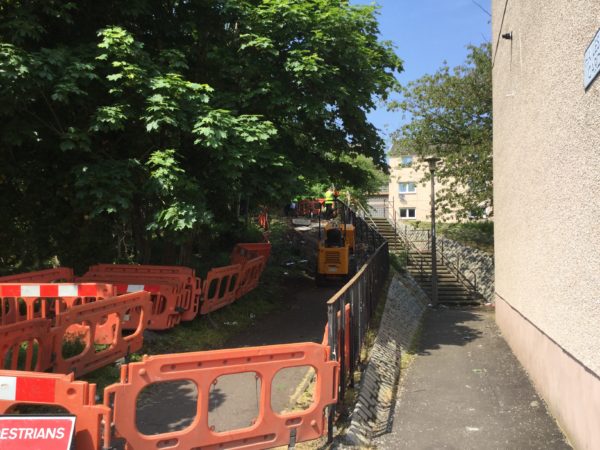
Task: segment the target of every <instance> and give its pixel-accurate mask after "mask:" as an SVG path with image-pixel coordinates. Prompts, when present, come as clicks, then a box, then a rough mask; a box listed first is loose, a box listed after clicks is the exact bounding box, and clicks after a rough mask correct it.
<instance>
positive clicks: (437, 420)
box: [374, 307, 571, 450]
mask: <svg viewBox="0 0 600 450" xmlns="http://www.w3.org/2000/svg"><path fill="white" fill-rule="evenodd" d="M420 341H421V342H420V346H419V352H418V356H417V357H416V359H415V360H414V361H413V363H412V365H411V366H410V367H409V369H408V370H407V371H406V373H405V374H404V376H403V378H402V381H401V383H400V386H399V388H398V392H397V397H396V404H395V410H394V416H393V422H392V423H390V424H389V426H388V430H387V433H386V434H382V435H380V436H378V437H376V439H375V442H374V444H375V445H376V446H377V448H379V449H393V450H395V449H412V450H429V449H436V450H437V449H456V450H467V449H478V450H487V449H490V450H495V449H498V450H500V449H514V450H530V449H531V450H533V449H540V450H542V449H544V450H558V449H561V450H562V449H570V448H571V446H570V445H569V444H568V443H567V442H566V441H565V438H564V436H563V434H562V432H561V431H560V429H559V428H558V426H557V424H556V422H555V421H554V419H553V418H552V417H551V416H550V415H549V414H548V412H547V410H546V407H545V404H544V402H543V401H542V400H541V399H540V397H539V396H538V395H537V394H536V392H535V390H534V389H533V386H532V384H531V381H530V380H529V378H528V377H527V374H526V373H525V371H524V370H523V368H522V366H521V365H520V363H519V362H518V361H517V359H516V358H515V357H514V355H513V353H512V352H511V350H510V348H509V347H508V345H507V344H506V342H505V341H504V339H503V337H502V336H501V334H500V330H499V329H498V327H497V326H496V323H495V320H494V310H493V308H486V307H481V308H461V309H448V308H440V309H428V311H427V312H426V314H425V319H424V324H423V332H422V336H421V340H420Z"/></svg>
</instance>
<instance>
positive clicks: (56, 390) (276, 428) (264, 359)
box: [0, 212, 389, 450]
mask: <svg viewBox="0 0 600 450" xmlns="http://www.w3.org/2000/svg"><path fill="white" fill-rule="evenodd" d="M344 214H345V215H347V216H348V217H349V219H348V220H350V222H349V223H353V225H354V226H355V228H356V230H357V243H358V244H362V243H363V242H367V243H369V244H370V248H372V249H373V253H372V254H371V255H370V256H369V258H368V260H367V261H366V263H365V264H364V265H363V266H362V267H361V268H360V270H359V271H358V272H357V274H356V275H355V276H354V277H353V278H352V279H351V280H350V281H349V282H348V283H347V284H346V285H345V286H344V287H343V288H342V289H341V290H340V291H339V292H337V293H336V294H335V295H334V296H333V297H332V298H331V299H330V300H329V302H328V304H327V310H328V324H327V326H326V331H325V335H324V342H323V343H321V344H316V343H298V344H285V345H276V346H265V347H252V348H241V349H228V350H218V351H209V352H192V353H182V354H169V355H157V356H150V357H145V358H144V359H143V361H141V362H135V363H130V364H126V365H123V366H122V367H121V379H120V381H119V382H118V383H115V384H113V385H111V386H109V387H107V388H106V389H105V391H104V398H103V402H102V403H101V404H97V403H96V402H95V401H94V397H95V385H93V384H88V383H85V382H77V381H74V379H73V374H70V375H53V374H43V373H40V374H37V373H32V372H21V371H0V412H1V413H3V414H6V413H10V412H15V411H18V410H19V408H22V407H23V405H48V406H53V407H59V408H62V409H63V410H64V412H69V413H71V414H74V415H76V416H77V425H76V427H77V428H76V437H75V442H76V448H77V449H78V450H100V449H101V448H103V449H108V448H111V446H112V445H113V443H116V442H117V441H118V440H119V439H121V440H123V441H124V448H125V449H127V450H134V449H135V450H146V449H149V448H185V449H189V448H202V449H215V450H216V449H220V448H244V449H262V448H270V447H276V446H280V445H289V446H290V447H293V446H294V444H295V443H296V442H302V441H307V440H313V439H317V438H319V437H321V436H324V435H326V434H327V435H328V438H329V440H331V439H332V433H333V420H334V417H335V405H336V404H337V403H338V402H339V401H340V400H342V399H343V397H344V394H345V390H346V387H347V383H348V382H349V383H350V384H352V382H353V377H352V376H349V375H350V374H351V373H352V372H353V371H354V370H355V369H356V367H357V365H358V363H359V362H360V353H361V346H362V344H363V342H364V338H365V334H366V331H367V328H368V324H369V320H370V318H371V316H372V314H373V312H374V311H375V308H376V306H377V300H378V298H379V296H380V294H381V290H382V288H383V286H384V284H385V281H386V278H387V274H388V270H389V259H388V258H389V255H388V248H387V243H386V242H385V241H383V239H382V238H381V236H379V235H378V234H377V233H376V232H374V231H373V230H371V229H370V227H368V225H367V224H366V223H364V221H362V219H360V218H357V217H356V216H352V214H351V213H348V212H345V213H344ZM361 222H363V223H361ZM246 250H248V249H246ZM239 253H240V255H241V256H244V255H243V253H245V252H241V250H240V252H239ZM232 259H233V257H232ZM244 259H245V260H246V261H245V263H244V266H247V267H246V269H244V268H242V267H240V266H242V265H241V264H232V265H231V266H228V267H226V268H222V269H224V270H222V271H218V270H216V269H213V270H215V272H214V273H213V274H212V278H210V280H211V281H210V282H208V281H209V277H208V276H207V282H206V283H205V284H204V286H202V293H203V302H204V301H207V302H209V301H210V300H207V299H209V298H213V297H211V296H210V295H208V293H213V291H214V292H216V293H217V294H216V295H217V296H216V297H214V300H213V301H215V302H219V301H222V305H225V304H227V301H228V300H229V299H230V298H231V296H233V297H235V296H236V295H237V293H239V292H242V291H241V290H240V289H241V288H242V286H253V285H254V284H255V283H256V280H257V275H256V274H257V271H259V272H260V271H262V269H263V268H264V264H265V257H264V256H263V255H256V253H252V252H251V251H250V252H248V254H247V257H246V256H244ZM234 266H235V267H234ZM236 274H237V279H236ZM163 275H164V274H157V273H153V274H152V276H159V277H162V276H163ZM259 275H260V273H259ZM213 280H217V281H216V282H214V283H215V285H214V287H211V285H212V284H213ZM244 280H245V281H244ZM223 286H224V287H223ZM221 292H222V294H220V293H221ZM219 294H220V295H219ZM146 295H151V294H150V293H146ZM213 295H215V294H214V293H213ZM228 295H229V296H230V297H227V296H228ZM116 298H117V299H118V298H120V297H116ZM225 298H227V300H225ZM109 301H110V300H109ZM104 302H106V300H103V301H102V302H97V304H98V305H102V304H103V303H104ZM203 302H201V306H200V311H201V313H202V306H203V304H204V303H203ZM91 305H92V306H93V305H94V304H91ZM87 306H89V305H82V306H81V307H82V308H83V307H87ZM70 311H76V308H72V309H71V310H70ZM67 313H68V311H66V312H65V313H64V314H67ZM73 314H74V313H73ZM100 316H101V313H100V312H99V311H98V316H96V317H100ZM61 317H64V319H61ZM82 317H83V316H82V315H79V316H78V315H76V314H74V315H73V316H69V315H63V313H62V312H61V313H60V314H59V315H58V319H57V320H58V322H59V323H60V324H62V327H63V328H61V330H64V327H65V326H66V327H67V329H68V327H69V326H72V325H81V323H82V320H83V319H82ZM102 317H104V316H102ZM67 318H69V319H67ZM124 319H125V318H124V317H122V320H124ZM36 320H37V319H32V320H30V321H25V322H17V323H15V324H13V325H19V326H24V325H31V327H30V329H29V331H23V333H24V334H23V335H25V334H26V333H29V334H28V336H34V335H40V334H44V331H45V330H47V328H46V326H47V324H45V323H42V322H36ZM62 320H64V322H62ZM36 327H37V328H36ZM3 328H4V327H3ZM117 328H118V325H117ZM91 333H92V332H91V331H90V335H91ZM31 358H32V359H33V355H32V357H31ZM303 367H310V368H311V369H312V370H313V371H314V376H313V381H312V383H313V385H314V391H313V396H312V399H311V402H310V405H309V406H308V407H307V408H305V409H302V410H301V411H291V412H285V411H279V410H276V409H275V408H274V407H273V404H272V394H273V391H274V388H273V385H274V380H275V378H276V376H277V375H278V374H279V373H280V372H282V371H284V370H286V369H290V368H303ZM244 373H251V374H254V375H255V377H256V379H257V380H260V384H259V385H260V390H259V393H258V395H257V396H256V402H257V404H258V413H257V415H256V418H255V419H254V420H253V421H252V422H251V423H250V424H246V425H244V426H241V427H239V428H235V429H232V430H231V429H230V430H226V431H221V430H217V429H215V428H214V427H213V426H211V425H210V423H209V420H208V416H209V415H210V411H211V408H214V405H213V404H211V400H210V399H211V398H212V397H211V392H212V391H211V389H212V388H214V386H215V385H216V383H217V380H219V379H220V378H221V377H227V376H230V375H235V374H244ZM164 382H181V383H187V384H190V385H193V386H195V389H196V391H197V398H196V400H195V402H196V404H195V407H194V408H195V409H194V410H195V411H196V412H197V414H196V415H195V417H194V418H193V420H192V421H191V422H190V423H189V424H187V425H185V426H183V427H182V428H181V427H180V428H179V429H177V431H166V432H162V433H160V434H153V433H148V432H147V431H145V430H140V423H139V422H138V420H137V419H136V416H137V412H136V408H137V405H138V401H139V399H140V398H141V397H143V396H142V393H144V392H145V390H146V389H147V388H150V387H152V386H156V385H159V384H160V383H164ZM257 385H258V383H257Z"/></svg>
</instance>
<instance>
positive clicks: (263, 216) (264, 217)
mask: <svg viewBox="0 0 600 450" xmlns="http://www.w3.org/2000/svg"><path fill="white" fill-rule="evenodd" d="M258 226H259V227H261V228H262V229H263V230H265V231H269V210H268V209H267V208H263V209H262V211H261V212H260V213H259V214H258Z"/></svg>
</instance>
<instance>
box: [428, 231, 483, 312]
mask: <svg viewBox="0 0 600 450" xmlns="http://www.w3.org/2000/svg"><path fill="white" fill-rule="evenodd" d="M442 245H443V249H444V258H448V260H449V261H450V262H451V263H452V264H454V266H455V267H456V266H458V268H459V270H460V271H461V272H462V273H463V274H464V275H465V277H466V278H468V279H469V280H470V281H471V282H472V281H473V280H474V279H475V277H476V279H477V291H478V292H479V293H480V294H481V295H482V296H483V298H484V299H485V300H486V301H488V302H493V301H494V257H493V256H492V255H489V254H488V253H486V252H483V251H481V250H477V249H475V248H471V247H467V246H466V245H463V244H459V243H458V242H455V241H452V240H450V239H446V238H443V237H439V238H438V249H439V250H440V251H441V250H442ZM471 271H472V272H473V273H475V276H474V275H473V273H472V272H471Z"/></svg>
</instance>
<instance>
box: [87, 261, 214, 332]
mask: <svg viewBox="0 0 600 450" xmlns="http://www.w3.org/2000/svg"><path fill="white" fill-rule="evenodd" d="M80 280H105V281H110V282H120V283H127V284H137V285H149V284H173V283H174V282H177V283H179V284H180V285H181V287H180V292H179V293H180V295H181V296H180V297H179V298H178V299H177V300H176V301H175V303H173V299H165V300H164V301H166V302H167V303H168V304H169V305H168V307H172V308H173V309H172V313H173V314H175V313H176V314H178V315H179V316H180V317H177V318H176V317H170V318H167V319H166V322H168V323H171V324H172V325H171V326H174V325H176V324H178V323H179V322H180V321H181V320H185V321H188V320H193V319H194V318H195V317H196V316H197V315H198V311H199V309H200V295H201V292H202V291H201V289H202V281H201V280H200V278H197V277H196V276H195V275H194V270H193V269H191V268H189V267H180V266H155V265H138V264H97V265H95V266H91V267H90V268H89V270H88V272H87V273H86V274H85V275H83V276H82V277H81V278H80ZM161 281H164V282H166V283H161ZM169 291H170V289H169ZM129 292H132V291H131V290H129ZM163 295H165V293H163ZM159 306H160V305H159ZM162 322H163V325H161V328H155V325H156V324H153V325H152V329H164V328H165V325H164V323H165V320H163V321H162Z"/></svg>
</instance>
